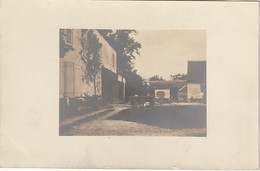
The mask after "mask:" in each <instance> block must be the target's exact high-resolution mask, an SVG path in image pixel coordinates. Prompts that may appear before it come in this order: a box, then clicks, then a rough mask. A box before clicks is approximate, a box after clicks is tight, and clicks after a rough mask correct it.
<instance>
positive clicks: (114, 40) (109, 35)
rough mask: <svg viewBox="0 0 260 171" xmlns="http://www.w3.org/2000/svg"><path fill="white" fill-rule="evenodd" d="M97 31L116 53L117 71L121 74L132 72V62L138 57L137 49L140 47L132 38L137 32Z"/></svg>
mask: <svg viewBox="0 0 260 171" xmlns="http://www.w3.org/2000/svg"><path fill="white" fill-rule="evenodd" d="M98 31H99V33H100V34H101V35H103V37H104V38H105V39H106V40H107V41H108V42H109V44H110V45H111V46H112V47H113V48H114V49H115V51H116V52H117V71H118V72H119V73H122V74H125V73H127V72H132V71H133V69H134V67H133V61H134V60H135V59H136V57H137V56H139V55H140V52H139V49H140V48H141V47H142V45H141V44H140V43H139V42H137V41H136V40H135V39H134V38H133V35H136V34H137V32H136V31H135V30H116V31H112V30H98Z"/></svg>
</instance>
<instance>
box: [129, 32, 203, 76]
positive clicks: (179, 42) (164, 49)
mask: <svg viewBox="0 0 260 171" xmlns="http://www.w3.org/2000/svg"><path fill="white" fill-rule="evenodd" d="M137 32H138V34H137V35H135V36H134V38H135V40H136V41H138V42H140V43H141V44H142V48H141V49H140V53H141V55H140V56H138V57H137V58H136V60H135V62H134V63H135V64H134V66H135V69H137V70H138V71H137V73H138V74H139V75H141V76H142V77H143V78H145V79H148V78H150V77H152V76H154V75H158V76H162V77H163V78H164V79H170V75H174V74H178V73H184V74H186V73H187V62H188V60H206V31H205V30H137Z"/></svg>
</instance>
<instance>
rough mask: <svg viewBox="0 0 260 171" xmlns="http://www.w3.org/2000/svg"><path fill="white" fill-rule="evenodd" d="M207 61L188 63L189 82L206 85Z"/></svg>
mask: <svg viewBox="0 0 260 171" xmlns="http://www.w3.org/2000/svg"><path fill="white" fill-rule="evenodd" d="M206 68H207V67H206V61H188V82H189V83H206Z"/></svg>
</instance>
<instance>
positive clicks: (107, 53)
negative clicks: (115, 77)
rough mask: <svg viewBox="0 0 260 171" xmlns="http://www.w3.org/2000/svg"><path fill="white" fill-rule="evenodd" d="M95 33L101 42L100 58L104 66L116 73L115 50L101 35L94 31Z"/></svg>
mask: <svg viewBox="0 0 260 171" xmlns="http://www.w3.org/2000/svg"><path fill="white" fill-rule="evenodd" d="M94 33H95V34H96V35H97V37H98V39H99V42H100V43H102V48H101V50H100V51H101V52H100V53H101V56H102V58H101V60H102V63H103V65H104V67H105V68H107V69H109V70H110V71H112V72H114V73H117V55H116V51H115V50H114V49H113V48H112V47H111V46H110V44H109V43H108V42H107V41H106V40H105V39H104V38H103V36H101V35H100V34H99V33H98V31H96V30H95V31H94Z"/></svg>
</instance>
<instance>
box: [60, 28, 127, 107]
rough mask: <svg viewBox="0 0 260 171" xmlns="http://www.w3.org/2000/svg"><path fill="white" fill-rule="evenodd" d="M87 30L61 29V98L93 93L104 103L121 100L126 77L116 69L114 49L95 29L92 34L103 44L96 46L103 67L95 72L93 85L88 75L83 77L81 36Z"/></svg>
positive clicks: (89, 95)
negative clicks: (99, 46)
mask: <svg viewBox="0 0 260 171" xmlns="http://www.w3.org/2000/svg"><path fill="white" fill-rule="evenodd" d="M87 32H88V30H84V31H83V30H82V29H61V30H60V39H61V40H60V80H59V97H60V99H63V98H69V99H71V98H79V97H91V96H94V95H96V96H98V97H100V98H101V99H102V101H104V103H113V102H118V101H123V100H124V98H125V97H124V94H125V93H124V91H125V79H124V78H123V77H122V76H121V75H119V74H118V73H117V53H116V51H115V50H114V49H113V48H112V47H111V46H110V45H109V43H108V42H107V41H106V40H105V39H104V38H103V37H102V36H101V35H100V34H99V32H98V31H97V30H93V34H95V36H96V37H97V39H98V41H99V43H101V44H102V46H101V49H100V50H99V54H100V61H101V66H102V67H101V69H100V71H98V74H97V76H96V81H95V83H96V84H95V85H96V86H94V82H93V81H91V80H90V79H83V76H84V74H85V73H84V72H86V70H85V69H84V68H86V65H85V63H84V62H83V61H82V58H81V55H80V53H81V51H82V49H83V47H82V39H83V38H85V39H86V38H87V37H86V36H87ZM87 43H89V42H87ZM95 88H96V91H95ZM95 93H96V94H95Z"/></svg>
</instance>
